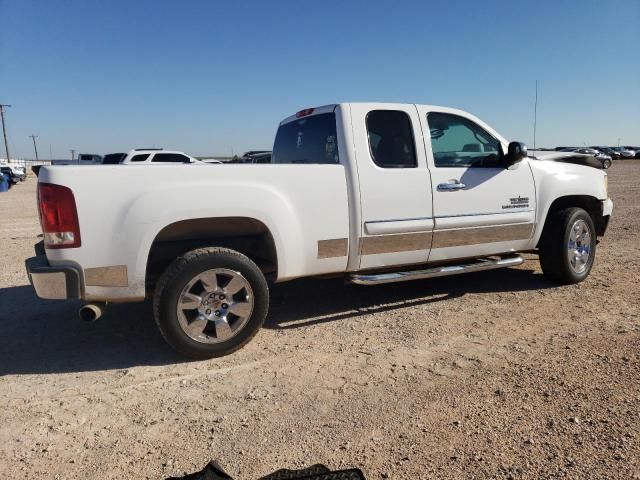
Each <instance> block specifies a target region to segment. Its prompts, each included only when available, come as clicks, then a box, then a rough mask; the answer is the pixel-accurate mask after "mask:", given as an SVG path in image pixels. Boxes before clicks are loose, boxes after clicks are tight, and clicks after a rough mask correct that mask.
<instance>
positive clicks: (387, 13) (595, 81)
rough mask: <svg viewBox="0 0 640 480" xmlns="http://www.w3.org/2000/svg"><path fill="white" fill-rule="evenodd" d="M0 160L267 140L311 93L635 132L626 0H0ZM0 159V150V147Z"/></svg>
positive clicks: (222, 148) (636, 62) (636, 21)
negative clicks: (35, 147)
mask: <svg viewBox="0 0 640 480" xmlns="http://www.w3.org/2000/svg"><path fill="white" fill-rule="evenodd" d="M0 18H1V19H2V26H3V28H2V32H1V33H0V103H9V104H12V105H13V107H12V108H10V109H8V113H7V122H8V133H9V136H10V141H9V145H10V147H11V150H12V156H26V157H31V156H32V144H31V139H30V138H28V135H30V134H31V133H35V134H36V135H39V138H38V142H39V148H40V151H41V156H43V157H48V156H49V148H50V146H51V149H52V151H53V156H54V158H63V157H65V156H68V155H69V150H70V149H72V148H74V149H75V150H76V152H80V151H82V152H91V153H94V152H95V153H102V154H104V153H108V152H114V151H122V150H127V149H129V148H133V147H150V146H163V147H165V148H175V149H179V150H184V151H186V152H188V153H191V154H194V155H207V154H230V153H231V151H232V149H233V151H234V152H235V153H238V152H241V151H243V150H247V149H253V148H256V149H257V148H270V147H271V145H272V142H273V135H274V133H275V129H276V127H277V124H278V122H279V121H280V120H281V119H282V118H284V117H286V116H288V115H290V114H292V113H294V112H295V111H297V110H299V109H301V108H303V107H308V106H313V105H320V104H326V103H334V102H340V101H368V100H371V101H398V102H410V103H428V104H435V105H447V106H454V107H458V108H462V109H463V110H467V111H470V112H472V113H474V114H476V115H478V116H479V117H481V118H482V119H484V120H485V121H487V122H488V123H489V124H491V125H492V126H493V127H495V128H496V129H497V130H498V131H500V132H501V133H503V134H504V135H505V136H506V137H507V138H509V139H511V140H522V141H525V142H527V143H528V144H529V145H531V143H532V139H533V127H532V124H533V100H534V88H535V80H536V79H537V80H538V84H539V103H538V135H537V140H538V142H537V143H538V145H539V146H555V145H560V144H562V145H571V144H576V145H582V144H583V142H584V143H586V144H587V145H589V144H617V142H618V138H621V143H622V144H636V145H637V144H640V0H608V1H604V0H602V1H600V0H591V1H588V0H575V1H559V0H552V1H536V2H533V1H532V2H527V3H525V2H524V1H506V0H505V1H492V0H487V1H482V2H477V1H470V0H469V1H467V2H463V1H459V2H458V1H449V2H442V1H437V2H436V1H415V2H403V1H394V2H391V1H387V2H382V1H380V2H379V1H372V0H369V1H346V0H343V1H331V0H325V1H321V2H313V1H304V0H298V1H292V2H289V1H276V0H272V1H255V2H249V1H244V2H243V1H234V2H233V1H224V2H223V1H213V0H210V1H207V0H202V1H195V0H183V1H178V0H173V1H151V0H139V1H125V0H109V1H98V0H85V1H80V0H78V1H63V0H56V1H53V0H52V1H45V0H41V1H38V2H36V1H31V0H0ZM0 156H3V155H1V154H0Z"/></svg>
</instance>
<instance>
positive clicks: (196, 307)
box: [177, 268, 253, 343]
mask: <svg viewBox="0 0 640 480" xmlns="http://www.w3.org/2000/svg"><path fill="white" fill-rule="evenodd" d="M252 313H253V291H252V289H251V285H250V284H249V281H248V280H247V279H246V278H244V277H243V276H242V274H241V273H239V272H236V271H233V270H229V269H226V268H214V269H212V270H206V271H204V272H202V273H200V274H198V275H196V276H195V277H193V278H192V279H191V280H190V281H189V282H188V283H187V284H186V285H185V287H184V288H183V289H182V292H181V293H180V297H179V298H178V305H177V314H178V321H179V322H180V327H181V328H182V331H183V332H184V333H186V334H187V335H188V336H189V338H191V339H193V340H195V341H196V342H200V343H220V342H224V341H226V340H229V339H230V338H231V337H233V336H235V335H236V334H237V333H239V332H240V330H242V327H244V325H245V324H246V323H247V321H248V320H249V318H251V314H252Z"/></svg>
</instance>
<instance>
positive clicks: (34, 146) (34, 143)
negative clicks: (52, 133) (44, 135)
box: [29, 133, 38, 162]
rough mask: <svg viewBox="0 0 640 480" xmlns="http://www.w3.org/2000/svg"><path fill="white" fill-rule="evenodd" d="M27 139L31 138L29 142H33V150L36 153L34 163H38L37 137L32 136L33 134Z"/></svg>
mask: <svg viewBox="0 0 640 480" xmlns="http://www.w3.org/2000/svg"><path fill="white" fill-rule="evenodd" d="M29 137H31V140H33V149H34V150H35V152H36V162H37V161H38V147H37V146H36V138H38V135H34V134H33V133H32V134H31V135H29Z"/></svg>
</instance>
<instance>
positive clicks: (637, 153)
mask: <svg viewBox="0 0 640 480" xmlns="http://www.w3.org/2000/svg"><path fill="white" fill-rule="evenodd" d="M624 148H626V149H627V151H629V152H631V153H633V158H640V147H632V146H630V145H625V146H624Z"/></svg>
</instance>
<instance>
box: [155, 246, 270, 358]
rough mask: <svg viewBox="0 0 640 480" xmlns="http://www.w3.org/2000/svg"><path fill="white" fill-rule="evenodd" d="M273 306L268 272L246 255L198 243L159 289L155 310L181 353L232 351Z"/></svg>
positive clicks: (176, 262)
mask: <svg viewBox="0 0 640 480" xmlns="http://www.w3.org/2000/svg"><path fill="white" fill-rule="evenodd" d="M268 309H269V288H268V285H267V281H266V279H265V278H264V275H263V274H262V272H261V271H260V269H259V268H258V266H257V265H256V264H255V263H253V262H252V261H251V260H250V259H249V258H247V257H246V256H244V255H242V254H240V253H238V252H236V251H234V250H229V249H226V248H217V247H212V248H200V249H197V250H192V251H190V252H188V253H186V254H184V255H183V256H181V257H179V258H177V259H176V260H174V262H173V263H172V264H171V265H170V266H169V267H168V268H167V270H166V271H165V272H164V273H163V274H162V276H161V278H160V280H159V281H158V284H157V286H156V289H155V294H154V301H153V310H154V316H155V320H156V323H157V325H158V328H159V329H160V332H161V333H162V336H163V337H164V339H165V340H166V341H167V343H169V345H171V346H172V347H173V348H174V349H175V350H176V351H177V352H178V353H181V354H182V355H185V356H187V357H191V358H197V359H204V358H212V357H219V356H223V355H228V354H230V353H232V352H234V351H235V350H238V349H239V348H241V347H243V346H244V345H245V344H246V343H247V342H249V340H251V339H252V338H253V336H254V335H255V334H256V333H258V330H259V329H260V327H261V326H262V324H263V322H264V319H265V317H266V316H267V311H268Z"/></svg>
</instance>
